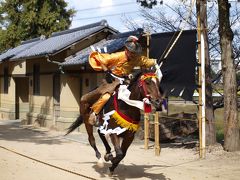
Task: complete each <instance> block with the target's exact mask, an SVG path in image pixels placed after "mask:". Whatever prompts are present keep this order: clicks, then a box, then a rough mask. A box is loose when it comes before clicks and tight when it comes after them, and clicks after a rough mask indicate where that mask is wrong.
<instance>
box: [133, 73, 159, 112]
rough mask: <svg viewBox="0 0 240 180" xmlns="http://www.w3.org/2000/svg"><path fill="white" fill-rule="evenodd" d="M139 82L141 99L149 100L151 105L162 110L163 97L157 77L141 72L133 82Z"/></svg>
mask: <svg viewBox="0 0 240 180" xmlns="http://www.w3.org/2000/svg"><path fill="white" fill-rule="evenodd" d="M133 81H135V83H136V82H137V89H135V91H138V94H139V96H140V97H138V98H140V99H144V98H147V99H148V100H149V101H150V103H151V104H152V105H153V106H154V107H155V108H156V110H161V108H162V100H163V95H162V94H161V92H160V89H159V87H160V82H159V79H158V77H157V75H156V74H155V73H153V72H141V73H139V74H137V76H136V77H135V78H134V79H133V80H132V82H133Z"/></svg>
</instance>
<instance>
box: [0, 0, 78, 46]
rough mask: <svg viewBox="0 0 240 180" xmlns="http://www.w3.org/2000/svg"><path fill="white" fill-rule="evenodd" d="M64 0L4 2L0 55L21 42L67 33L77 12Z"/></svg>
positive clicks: (0, 14) (1, 6)
mask: <svg viewBox="0 0 240 180" xmlns="http://www.w3.org/2000/svg"><path fill="white" fill-rule="evenodd" d="M66 7H67V3H66V2H65V1H64V0H5V1H1V3H0V25H1V30H0V51H3V50H6V49H9V48H12V47H15V46H16V45H18V44H19V43H20V42H21V41H24V40H28V39H32V38H36V37H39V36H41V35H45V36H50V35H51V33H52V32H55V31H62V30H65V29H68V28H69V26H70V24H71V17H72V16H73V15H74V13H75V10H73V9H69V10H68V9H67V8H66Z"/></svg>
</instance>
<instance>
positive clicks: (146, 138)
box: [144, 32, 150, 149]
mask: <svg viewBox="0 0 240 180" xmlns="http://www.w3.org/2000/svg"><path fill="white" fill-rule="evenodd" d="M146 36H147V57H148V58H149V40H150V39H149V38H150V37H149V36H150V34H149V32H147V33H146ZM148 144H149V113H144V149H148Z"/></svg>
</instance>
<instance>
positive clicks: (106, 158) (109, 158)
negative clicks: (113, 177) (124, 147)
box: [104, 153, 113, 162]
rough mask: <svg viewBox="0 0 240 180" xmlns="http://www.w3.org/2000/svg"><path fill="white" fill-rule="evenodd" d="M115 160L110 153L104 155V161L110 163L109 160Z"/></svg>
mask: <svg viewBox="0 0 240 180" xmlns="http://www.w3.org/2000/svg"><path fill="white" fill-rule="evenodd" d="M112 159H113V155H112V153H108V154H105V155H104V160H105V161H106V162H108V161H109V160H110V161H111V160H112Z"/></svg>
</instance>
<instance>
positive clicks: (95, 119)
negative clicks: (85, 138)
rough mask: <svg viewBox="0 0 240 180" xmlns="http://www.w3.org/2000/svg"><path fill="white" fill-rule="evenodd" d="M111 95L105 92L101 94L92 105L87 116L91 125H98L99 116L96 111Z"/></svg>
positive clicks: (99, 109) (98, 110) (100, 108)
mask: <svg viewBox="0 0 240 180" xmlns="http://www.w3.org/2000/svg"><path fill="white" fill-rule="evenodd" d="M110 97H111V95H110V94H109V93H105V94H104V95H102V96H101V97H100V98H99V99H98V101H97V102H95V103H94V104H93V105H92V107H91V108H92V113H91V114H90V116H89V119H88V122H89V124H91V125H93V126H98V125H99V117H98V113H99V112H100V111H101V110H102V108H103V106H104V105H105V104H106V102H107V101H108V100H109V98H110Z"/></svg>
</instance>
